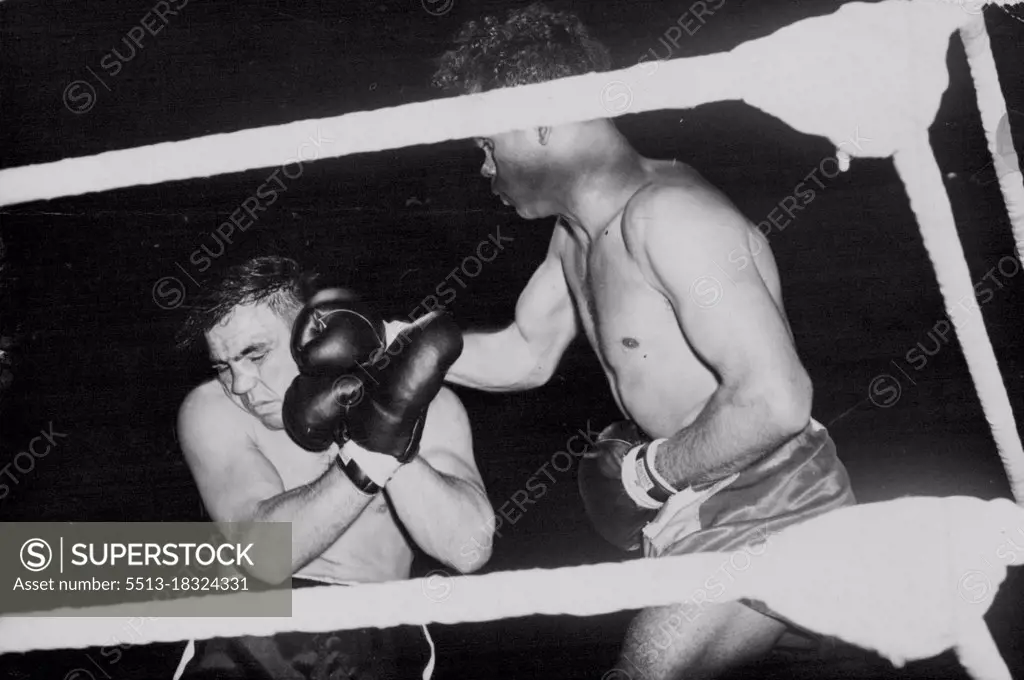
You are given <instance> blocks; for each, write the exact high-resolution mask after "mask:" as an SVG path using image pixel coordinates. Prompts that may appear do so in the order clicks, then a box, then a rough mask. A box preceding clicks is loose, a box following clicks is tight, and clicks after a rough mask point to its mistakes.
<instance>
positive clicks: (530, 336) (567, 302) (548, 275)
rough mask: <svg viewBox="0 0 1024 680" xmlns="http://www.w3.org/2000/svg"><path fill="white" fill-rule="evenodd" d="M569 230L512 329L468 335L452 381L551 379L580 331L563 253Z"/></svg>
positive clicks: (496, 384) (516, 384)
mask: <svg viewBox="0 0 1024 680" xmlns="http://www.w3.org/2000/svg"><path fill="white" fill-rule="evenodd" d="M564 238H565V234H564V230H563V229H561V228H556V230H555V234H554V236H553V237H552V239H551V245H550V247H549V249H548V254H547V257H546V258H545V259H544V262H542V263H541V265H540V267H538V268H537V270H536V271H535V272H534V273H533V276H531V277H530V280H529V282H528V283H527V284H526V288H525V289H524V290H523V292H522V293H521V294H520V296H519V300H518V302H517V303H516V312H515V320H514V321H513V322H512V324H511V325H509V326H508V327H507V328H504V329H502V330H500V331H496V332H491V333H485V332H474V331H470V332H467V333H465V334H464V336H463V340H464V346H463V350H462V355H461V356H460V357H459V359H458V361H456V362H455V364H454V365H453V366H452V367H451V369H450V370H449V371H448V375H447V377H446V378H445V379H446V380H447V381H448V382H451V383H454V384H456V385H463V386H465V387H472V388H475V389H478V390H485V391H489V392H515V391H520V390H528V389H533V388H535V387H540V386H541V385H543V384H545V383H546V382H547V381H548V380H550V379H551V376H552V375H553V374H554V372H555V369H556V368H557V367H558V362H559V361H560V360H561V358H562V355H563V354H564V353H565V349H566V347H568V346H569V343H570V342H572V340H573V338H574V337H575V336H576V310H575V308H574V307H573V303H572V298H571V297H570V294H569V287H568V285H567V284H566V282H565V274H564V272H563V271H562V260H561V255H560V249H561V242H562V239H564Z"/></svg>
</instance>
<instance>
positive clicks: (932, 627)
mask: <svg viewBox="0 0 1024 680" xmlns="http://www.w3.org/2000/svg"><path fill="white" fill-rule="evenodd" d="M1013 540H1016V544H1015V545H1017V546H1024V509H1022V508H1019V507H1017V506H1015V505H1014V504H1013V503H1011V502H1010V501H1008V500H996V501H982V500H979V499H975V498H966V497H951V498H903V499H899V500H895V501H886V502H882V503H873V504H864V505H859V506H853V507H848V508H843V509H840V510H837V511H834V512H831V513H829V514H826V515H823V516H820V517H816V518H814V519H811V520H809V521H807V522H805V523H803V524H800V525H797V526H793V527H790V528H788V529H786V530H784V531H782V532H780V533H778V534H774V535H769V536H768V538H767V541H766V542H763V543H759V544H757V545H751V546H748V547H746V548H743V549H741V550H737V551H735V552H732V553H702V554H695V555H686V556H681V557H669V558H659V559H644V560H636V561H631V562H626V563H622V564H599V565H592V566H583V567H571V568H562V569H551V570H542V569H531V570H526V571H514V572H503V573H495V574H488V575H483V576H463V577H457V578H446V577H439V576H433V577H428V578H425V579H419V580H412V581H401V582H393V583H385V584H374V585H361V586H355V587H319V588H303V589H299V590H296V591H294V592H293V593H292V602H293V607H292V616H291V617H275V618H259V617H256V616H251V617H224V618H169V617H173V616H175V615H180V614H181V613H182V612H183V611H185V609H183V607H184V606H186V605H187V604H188V603H187V602H186V603H183V602H182V601H177V602H175V601H165V602H162V603H152V604H148V605H143V604H132V605H120V606H118V607H117V608H116V610H115V609H113V608H111V607H94V608H90V609H88V610H79V611H77V612H74V613H77V614H79V616H69V614H71V613H73V612H72V611H70V610H54V611H50V612H42V613H36V614H31V615H26V616H8V617H3V618H0V653H10V652H21V651H27V650H49V649H80V648H85V647H90V646H101V645H106V644H111V642H112V640H115V639H119V638H123V637H124V631H125V630H126V624H125V622H126V620H129V619H130V620H134V621H136V622H137V623H136V624H135V625H133V626H132V630H133V631H134V632H133V634H132V639H133V642H135V643H138V644H144V643H154V642H176V641H181V640H188V639H204V638H211V637H223V636H238V635H258V636H267V635H272V634H274V633H277V632H282V631H304V632H322V631H328V630H349V629H356V628H385V627H392V626H396V625H403V624H427V623H444V624H455V623H471V622H478V621H491V620H495V619H501V618H507V617H516V616H527V615H532V614H552V615H555V614H572V615H576V616H592V615H596V614H603V613H607V612H614V611H620V610H630V609H639V608H647V607H653V606H660V605H669V604H674V603H682V604H683V609H682V611H681V612H680V615H681V616H685V617H686V618H688V619H690V620H696V617H698V616H700V615H701V613H702V611H703V609H701V607H707V606H710V605H711V604H716V603H720V602H727V601H732V600H736V599H740V598H751V599H756V600H760V601H762V602H764V603H766V604H767V605H768V606H769V607H771V608H772V609H773V610H774V611H775V612H777V613H779V614H781V615H783V616H785V617H787V618H788V619H790V620H791V621H793V622H795V623H797V624H799V625H801V626H804V627H806V628H809V629H810V630H813V631H816V632H818V633H821V634H824V635H833V636H836V637H839V638H841V639H844V640H846V641H848V642H850V643H852V644H856V645H858V646H861V647H863V648H865V649H870V650H873V651H876V652H878V653H879V654H881V655H882V656H884V657H885V658H888V659H890V660H891V661H892V662H893V663H894V664H896V665H902V664H903V663H904V662H906V661H910V660H915V659H923V658H930V657H932V656H935V655H937V654H940V653H942V652H943V651H945V650H947V649H951V648H952V649H956V650H957V652H958V654H960V655H961V658H965V659H967V660H969V661H970V664H971V665H970V666H969V670H971V672H972V675H973V676H974V677H975V678H979V679H980V678H985V679H986V680H987V679H992V680H997V679H998V680H1009V678H1010V675H1009V673H1008V671H1007V669H1006V666H1005V662H1003V660H1002V659H1001V658H1000V657H999V654H998V652H995V651H994V650H995V647H994V645H992V644H991V637H990V636H989V634H988V629H987V628H986V627H985V624H984V621H983V618H982V617H983V616H984V615H985V613H986V612H987V611H988V609H989V607H990V606H991V604H992V602H993V601H994V599H995V596H996V592H997V591H998V589H999V587H1000V584H1002V582H1003V580H1004V579H1005V577H1006V569H1007V567H1008V566H1010V565H1011V564H1015V565H1020V564H1024V549H1022V550H1020V551H1015V552H1013V553H1008V552H1007V551H1006V550H1003V548H1005V547H1006V546H1007V545H1008V543H1009V542H1010V541H1013ZM712 578H716V579H717V583H718V584H719V586H717V587H716V588H721V589H722V590H724V592H721V593H719V594H718V595H717V596H711V597H710V598H709V596H708V593H709V592H711V588H712V586H710V585H709V583H710V582H711V579H712ZM698 593H701V594H702V595H701V596H698ZM218 597H219V598H223V600H222V601H224V602H225V606H226V603H227V602H228V601H232V600H233V601H234V602H235V603H236V604H245V605H246V606H250V607H251V606H252V605H253V604H254V600H253V599H249V600H248V601H247V602H241V601H240V600H241V597H242V596H239V595H221V596H218ZM249 597H250V598H252V597H253V596H249ZM206 599H207V600H209V599H210V598H206ZM256 599H257V600H258V598H256ZM218 601H221V600H218ZM698 602H703V603H704V604H703V605H700V606H698V604H696V603H698ZM193 611H194V610H193ZM82 614H87V615H91V616H82ZM115 614H116V616H115ZM151 617H156V618H151ZM965 665H967V664H966V662H965ZM971 666H973V667H971Z"/></svg>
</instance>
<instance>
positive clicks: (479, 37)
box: [433, 3, 618, 219]
mask: <svg viewBox="0 0 1024 680" xmlns="http://www.w3.org/2000/svg"><path fill="white" fill-rule="evenodd" d="M610 64H611V60H610V57H609V53H608V50H607V48H606V47H604V45H602V44H601V43H599V42H597V41H596V40H594V39H593V38H591V37H590V34H589V32H588V31H587V29H586V27H585V26H584V25H583V23H582V22H581V21H580V19H579V17H577V16H576V15H575V14H573V13H571V12H555V11H552V10H550V9H548V8H547V7H545V6H544V5H542V4H540V3H535V4H533V5H530V6H529V7H526V8H525V9H518V10H512V11H510V12H509V13H508V15H507V16H506V17H505V19H504V20H500V19H498V18H496V17H486V18H484V19H483V20H481V21H469V22H467V23H466V24H465V25H464V26H463V27H462V29H461V31H460V32H459V34H458V35H457V36H456V38H455V47H454V48H453V49H451V50H449V51H448V52H446V53H445V54H444V55H442V56H441V58H440V60H439V66H438V70H437V72H436V73H435V74H434V79H433V82H434V85H435V87H438V88H441V89H443V90H446V91H448V92H451V93H453V94H471V93H477V92H485V91H488V90H493V89H499V88H505V87H515V86H519V85H529V84H534V83H542V82H546V81H549V80H554V79H557V78H565V77H569V76H575V75H582V74H585V73H591V72H595V71H597V72H600V71H607V70H608V69H609V68H610ZM617 135H618V131H617V130H615V126H614V124H613V123H612V122H611V121H609V120H605V119H601V120H595V121H589V122H584V123H573V124H566V125H557V126H553V127H544V128H536V127H534V128H529V129H526V130H519V131H515V132H505V133H500V134H494V135H491V136H490V137H486V138H478V139H476V140H475V141H476V144H477V146H479V147H480V148H481V149H482V150H483V152H484V162H483V165H482V167H481V169H480V173H481V174H482V175H483V176H484V177H485V178H487V179H489V180H490V181H491V190H492V192H493V193H495V194H496V195H498V196H499V197H500V198H501V199H502V201H503V202H504V203H506V204H507V205H512V206H513V207H514V208H515V209H516V211H517V212H518V213H519V215H520V216H521V217H524V218H526V219H537V218H542V217H548V216H550V215H555V214H559V213H561V212H563V210H564V208H565V206H564V205H563V203H564V197H565V196H566V195H567V193H568V192H569V191H571V190H572V188H573V186H574V185H575V184H576V183H577V182H578V179H579V177H580V176H581V175H585V174H587V172H588V170H589V168H590V167H591V166H592V165H593V164H594V162H595V159H597V158H598V157H599V156H600V155H601V154H602V153H605V152H606V151H607V150H608V144H605V143H604V142H605V139H606V138H608V140H614V138H615V137H616V136H617Z"/></svg>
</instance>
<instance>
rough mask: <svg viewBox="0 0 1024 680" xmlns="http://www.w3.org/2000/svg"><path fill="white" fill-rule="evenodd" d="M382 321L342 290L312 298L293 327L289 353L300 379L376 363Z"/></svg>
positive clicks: (381, 348)
mask: <svg viewBox="0 0 1024 680" xmlns="http://www.w3.org/2000/svg"><path fill="white" fill-rule="evenodd" d="M384 338H385V333H384V319H383V318H381V317H380V315H378V314H377V313H376V312H374V311H373V310H372V309H371V308H370V307H368V306H367V305H364V304H362V303H360V302H359V301H358V299H357V298H356V296H355V295H354V294H353V293H351V292H349V291H347V290H344V289H342V288H327V289H325V290H322V291H320V292H319V293H317V294H316V295H314V296H313V297H312V298H311V299H310V301H309V302H308V303H307V304H306V306H305V307H303V309H302V311H301V312H299V315H298V317H297V318H296V319H295V323H294V325H293V326H292V337H291V351H292V358H294V359H295V363H296V365H297V366H298V367H299V372H300V373H302V374H303V375H319V376H323V375H340V374H343V373H345V372H347V371H351V370H352V369H353V368H354V367H356V366H359V365H361V364H365V363H369V362H371V361H373V360H374V359H376V357H378V356H379V355H380V353H381V352H383V351H384V347H385V342H384Z"/></svg>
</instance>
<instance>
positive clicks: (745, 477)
mask: <svg viewBox="0 0 1024 680" xmlns="http://www.w3.org/2000/svg"><path fill="white" fill-rule="evenodd" d="M855 502H856V500H855V498H854V496H853V490H852V489H851V487H850V480H849V477H848V475H847V473H846V468H845V466H844V465H843V464H842V462H841V461H840V460H839V457H838V455H837V454H836V446H835V443H834V442H833V441H832V438H831V437H830V436H829V434H828V431H827V430H826V429H825V427H824V426H823V425H821V424H820V423H818V422H816V421H813V420H812V421H811V423H810V424H809V425H808V426H807V428H805V429H804V431H803V432H801V433H800V434H799V435H797V436H796V437H794V438H793V439H791V440H790V441H789V442H787V443H786V444H784V445H783V446H781V447H780V448H779V449H777V450H776V451H774V452H772V453H771V454H769V455H767V456H765V457H764V458H762V459H760V460H759V461H758V462H756V463H754V464H753V465H751V466H750V467H748V468H746V469H745V470H743V471H741V472H739V473H737V474H735V475H734V476H733V477H730V478H727V479H725V480H722V482H721V483H720V485H716V487H713V488H712V489H709V490H708V491H707V492H705V493H704V494H700V493H696V494H694V493H692V492H689V493H687V492H684V494H680V495H678V496H676V497H673V498H672V499H670V500H669V502H668V503H666V504H665V506H664V507H663V508H662V509H661V510H660V511H659V513H658V515H657V516H656V517H655V519H654V520H653V521H652V522H651V523H650V524H648V525H647V527H646V528H645V529H644V537H645V538H644V554H645V556H647V557H660V556H663V555H681V554H687V553H696V552H728V551H733V550H737V549H739V548H742V547H744V546H749V545H754V544H758V543H763V542H764V541H766V540H767V538H768V536H770V535H771V534H773V533H777V532H779V531H781V530H782V529H784V528H786V527H787V526H791V525H793V524H798V523H800V522H803V521H806V520H808V519H810V518H811V517H815V516H817V515H821V514H824V513H826V512H830V511H831V510H835V509H837V508H840V507H843V506H846V505H852V504H854V503H855Z"/></svg>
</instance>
